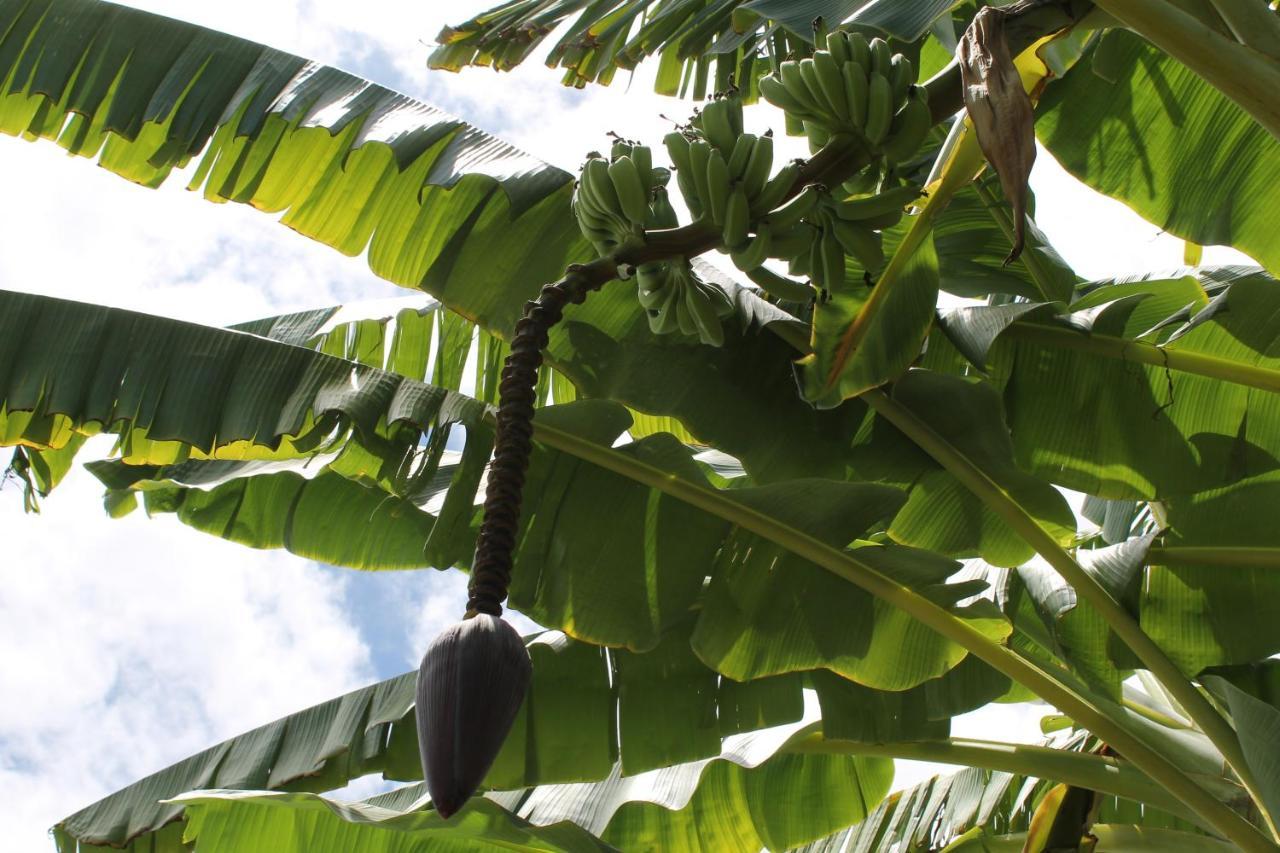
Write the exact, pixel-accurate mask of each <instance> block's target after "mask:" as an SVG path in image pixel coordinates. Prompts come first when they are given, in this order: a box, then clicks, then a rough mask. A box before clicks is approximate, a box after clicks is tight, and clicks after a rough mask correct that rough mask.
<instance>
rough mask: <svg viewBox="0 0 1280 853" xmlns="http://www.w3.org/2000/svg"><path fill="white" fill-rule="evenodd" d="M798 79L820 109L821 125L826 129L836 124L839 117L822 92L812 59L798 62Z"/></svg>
mask: <svg viewBox="0 0 1280 853" xmlns="http://www.w3.org/2000/svg"><path fill="white" fill-rule="evenodd" d="M800 79H802V80H804V85H805V87H806V88H807V89H808V90H809V95H810V97H812V98H813V101H814V102H815V103H816V104H818V106H819V108H820V111H819V114H818V115H819V119H820V120H821V121H822V123H823V124H825V125H827V126H828V127H830V126H831V125H835V124H838V123H839V117H838V116H837V115H836V113H835V108H834V107H833V106H832V105H831V104H830V102H828V100H827V96H826V94H825V93H824V92H823V91H822V83H821V82H820V81H819V80H818V68H817V66H816V65H814V62H813V58H812V57H810V58H808V59H803V60H801V61H800Z"/></svg>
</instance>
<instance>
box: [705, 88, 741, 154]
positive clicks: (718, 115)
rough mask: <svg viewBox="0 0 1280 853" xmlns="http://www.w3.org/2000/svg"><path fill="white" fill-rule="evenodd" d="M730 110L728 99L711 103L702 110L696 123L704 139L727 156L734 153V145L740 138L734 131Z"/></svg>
mask: <svg viewBox="0 0 1280 853" xmlns="http://www.w3.org/2000/svg"><path fill="white" fill-rule="evenodd" d="M729 110H730V106H729V100H728V99H727V98H721V99H720V100H716V101H711V102H709V103H708V104H707V105H706V106H704V107H703V108H702V112H701V113H700V114H699V115H698V118H697V120H696V122H695V123H696V124H697V125H698V129H699V130H701V131H702V135H703V137H704V138H705V139H706V140H707V141H708V142H710V143H711V144H712V145H713V146H715V147H716V148H718V149H719V150H720V151H722V152H724V154H725V155H726V156H727V155H728V154H729V153H730V152H731V151H733V144H734V142H735V141H736V140H737V138H738V134H736V133H734V131H733V123H732V122H731V120H730V118H729Z"/></svg>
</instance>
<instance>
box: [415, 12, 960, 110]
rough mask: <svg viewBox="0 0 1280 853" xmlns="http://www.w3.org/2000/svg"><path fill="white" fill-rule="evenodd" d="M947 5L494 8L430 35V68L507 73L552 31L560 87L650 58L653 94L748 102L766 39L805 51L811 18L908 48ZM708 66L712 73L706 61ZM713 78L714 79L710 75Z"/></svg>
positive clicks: (551, 60) (764, 65)
mask: <svg viewBox="0 0 1280 853" xmlns="http://www.w3.org/2000/svg"><path fill="white" fill-rule="evenodd" d="M953 5H955V2H954V0H922V2H916V3H909V4H904V3H878V2H872V0H719V2H715V3H703V2H701V0H635V2H624V0H599V2H591V3H588V2H584V0H561V2H550V3H528V2H523V0H515V2H507V3H501V4H499V5H497V6H495V7H494V8H492V9H489V10H487V11H485V12H483V13H481V14H479V15H476V16H475V17H473V18H471V19H470V20H468V21H465V22H462V23H459V24H456V25H453V26H447V27H445V28H444V29H443V30H441V32H440V34H439V35H437V36H436V40H437V41H438V42H439V47H437V48H436V49H435V50H434V51H432V53H431V56H430V59H429V60H428V63H429V65H430V67H432V68H440V69H447V70H450V71H459V70H461V69H463V68H465V67H467V66H486V67H491V68H494V69H497V70H499V71H509V70H511V69H512V68H515V67H516V66H518V65H520V64H521V63H522V62H524V61H525V60H526V59H528V58H529V57H530V56H531V55H532V54H533V52H534V51H536V50H538V48H539V47H541V46H542V44H543V42H544V41H545V39H546V38H547V36H548V35H550V34H551V33H553V32H558V33H560V37H559V39H558V40H557V41H556V42H555V43H554V44H553V45H552V46H551V49H550V52H549V55H548V56H547V60H546V62H547V64H548V65H549V66H551V67H553V68H555V67H560V68H564V69H565V75H564V78H563V79H564V83H565V85H567V86H578V87H582V86H585V85H586V84H587V83H589V82H596V83H601V84H603V85H608V84H609V83H611V82H613V79H614V76H615V75H616V73H617V72H618V70H619V69H623V70H631V69H634V68H635V67H636V66H637V65H639V64H640V63H641V62H642V61H644V60H645V59H647V58H649V57H652V56H657V57H658V72H657V83H656V86H655V89H656V90H657V91H658V92H659V93H661V94H665V95H676V94H680V95H686V94H691V95H692V97H694V98H697V99H702V98H703V97H705V96H706V95H707V93H708V85H709V82H714V89H716V90H724V89H727V88H728V84H729V82H730V81H732V82H733V83H734V84H736V86H737V87H738V89H739V90H742V91H743V92H745V93H746V94H747V96H748V97H750V98H752V99H754V97H755V95H756V91H755V83H756V80H758V78H759V76H760V75H761V74H763V73H766V72H767V71H768V70H769V69H770V64H769V63H768V62H766V61H763V60H762V59H761V58H760V57H759V56H758V55H757V54H758V51H760V50H761V49H762V48H765V47H767V46H769V45H770V44H771V39H778V38H785V39H786V42H787V44H788V46H789V47H790V48H791V49H792V50H797V49H798V50H802V51H803V50H806V49H807V50H810V51H811V50H812V44H811V43H812V42H813V21H814V19H815V18H819V17H821V18H822V19H823V20H824V21H826V23H827V25H828V26H835V25H836V24H839V23H841V22H846V23H849V24H855V25H860V26H863V27H869V28H874V29H875V30H879V31H880V32H882V33H883V34H885V35H888V36H892V37H894V38H896V39H898V40H900V41H902V42H908V43H909V42H915V41H917V40H918V39H919V38H920V37H921V36H923V35H924V34H925V32H926V31H928V29H929V28H930V26H931V25H932V24H933V22H934V21H935V20H936V19H938V18H939V17H940V16H943V15H945V14H946V13H947V11H948V10H949V9H950V7H951V6H953ZM712 60H714V61H715V63H716V68H715V70H714V72H712V71H711V68H710V65H711V61H712ZM713 73H714V77H713V76H712V74H713Z"/></svg>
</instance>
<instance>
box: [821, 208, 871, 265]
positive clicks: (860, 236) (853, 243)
mask: <svg viewBox="0 0 1280 853" xmlns="http://www.w3.org/2000/svg"><path fill="white" fill-rule="evenodd" d="M828 225H829V226H830V229H831V234H832V235H833V236H834V237H835V240H836V242H837V243H838V244H839V245H840V246H841V248H842V249H843V251H845V252H848V253H849V254H850V255H852V256H853V257H855V258H857V259H858V263H860V264H862V268H863V269H864V270H866V271H867V272H870V273H875V272H878V271H879V270H880V268H881V267H882V266H884V249H883V248H882V247H881V245H880V235H879V234H877V233H876V232H874V231H872V230H871V229H870V228H868V227H867V226H866V225H864V224H863V223H861V222H846V221H845V220H843V219H838V218H836V217H831V219H830V221H829V223H828Z"/></svg>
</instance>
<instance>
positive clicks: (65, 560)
mask: <svg viewBox="0 0 1280 853" xmlns="http://www.w3.org/2000/svg"><path fill="white" fill-rule="evenodd" d="M99 495H100V487H99V486H98V485H97V483H96V481H94V480H93V478H92V477H91V476H89V475H88V474H87V473H84V472H82V471H77V472H74V473H73V474H72V475H71V476H70V477H69V478H68V480H67V481H66V482H65V483H64V484H63V485H62V486H61V487H59V490H58V492H57V493H55V495H54V496H53V497H52V498H51V499H50V500H48V501H46V502H45V503H44V506H43V512H42V513H41V514H40V515H38V516H23V515H22V513H21V512H20V510H19V508H18V502H17V500H16V498H17V495H16V494H15V493H14V488H13V487H12V486H10V487H8V488H6V489H5V490H4V491H3V492H0V526H3V528H4V529H5V530H6V537H5V562H4V569H3V570H2V571H0V583H3V585H4V590H5V592H4V595H3V596H0V648H3V649H4V650H5V664H4V666H3V667H0V696H3V697H5V701H4V702H3V703H0V800H3V801H4V803H5V808H4V809H3V810H0V834H2V835H3V837H4V838H5V839H6V847H7V849H12V850H38V849H43V848H42V845H43V844H44V843H45V842H44V841H43V839H44V832H45V830H46V829H47V828H48V827H49V826H50V825H52V824H53V823H54V822H55V821H56V820H58V819H60V818H62V817H65V816H66V815H68V814H70V813H71V812H73V811H75V810H76V809H79V808H81V807H83V806H85V805H87V804H88V803H90V802H91V801H93V800H95V799H97V798H99V797H101V796H103V795H105V794H107V793H110V792H111V791H113V790H115V789H117V788H119V787H120V786H122V785H124V784H127V783H129V782H131V781H133V780H134V779H136V778H138V777H140V776H143V775H146V774H148V773H151V772H153V771H155V770H158V769H160V768H161V767H163V766H166V765H168V764H170V763H172V762H173V761H176V760H178V759H181V758H183V757H185V756H187V755H189V754H191V753H193V752H197V751H199V750H200V749H203V748H204V747H206V746H209V745H211V744H213V743H215V742H217V741H219V740H222V739H224V738H227V737H230V736H232V735H235V734H238V733H239V732H241V731H244V730H246V729H250V728H253V727H254V726H257V725H260V724H262V723H265V722H268V721H270V720H273V719H276V718H278V717H281V716H283V715H285V714H288V713H290V712H292V711H295V710H298V709H300V708H303V707H306V706H308V705H311V704H314V703H316V702H320V701H323V700H325V699H328V698H331V697H333V696H336V695H338V694H341V693H343V692H346V691H348V690H352V689H354V688H356V687H359V686H361V685H363V684H365V683H367V682H369V681H371V680H373V676H372V672H371V670H370V666H369V660H368V650H367V648H366V647H365V645H364V643H363V642H362V640H361V638H360V632H359V630H358V627H357V626H356V625H354V624H352V623H351V621H350V620H349V619H348V618H347V616H346V614H345V612H344V598H345V596H346V594H347V589H346V587H347V582H346V580H345V579H344V578H342V577H341V576H335V575H334V574H333V573H328V572H322V571H320V570H319V569H317V567H316V566H315V565H314V564H310V563H307V562H305V561H302V560H299V559H297V558H295V557H292V556H290V555H288V554H285V553H283V552H278V551H277V552H263V551H251V550H248V549H245V548H241V547H238V546H235V545H231V544H229V543H225V542H222V541H220V540H216V539H212V538H209V537H202V536H198V535H196V534H194V533H192V532H191V531H190V530H186V529H183V528H181V527H180V526H179V525H178V524H177V523H176V522H175V521H173V520H172V519H168V518H158V519H154V520H148V519H146V518H145V517H144V516H142V514H141V513H136V514H135V515H133V516H130V517H129V518H126V519H124V520H121V521H112V520H110V519H108V518H107V517H106V516H105V515H104V514H103V512H102V510H101V503H100V498H99Z"/></svg>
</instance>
